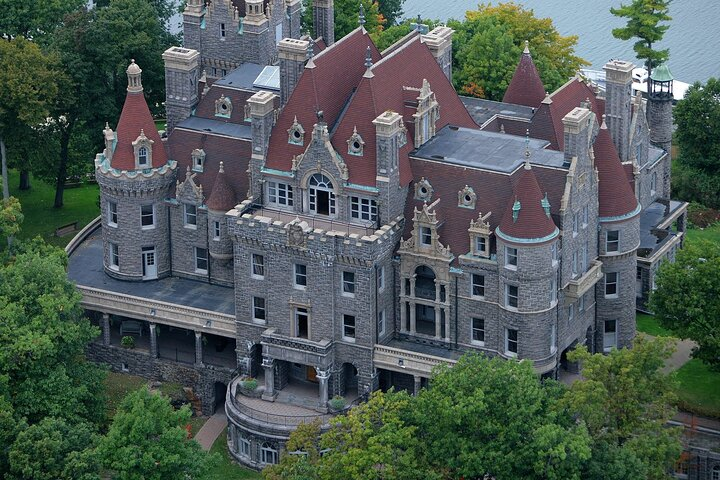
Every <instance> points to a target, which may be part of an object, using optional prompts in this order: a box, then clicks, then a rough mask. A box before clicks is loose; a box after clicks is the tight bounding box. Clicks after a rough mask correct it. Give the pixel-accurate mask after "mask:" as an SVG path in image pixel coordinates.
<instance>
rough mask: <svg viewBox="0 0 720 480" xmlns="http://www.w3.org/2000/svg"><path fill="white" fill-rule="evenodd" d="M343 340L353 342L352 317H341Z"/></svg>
mask: <svg viewBox="0 0 720 480" xmlns="http://www.w3.org/2000/svg"><path fill="white" fill-rule="evenodd" d="M343 340H351V341H353V342H354V341H355V316H354V315H343Z"/></svg>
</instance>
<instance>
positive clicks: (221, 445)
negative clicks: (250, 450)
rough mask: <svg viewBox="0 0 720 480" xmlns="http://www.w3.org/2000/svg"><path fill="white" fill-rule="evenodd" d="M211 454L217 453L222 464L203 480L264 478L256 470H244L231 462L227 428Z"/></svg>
mask: <svg viewBox="0 0 720 480" xmlns="http://www.w3.org/2000/svg"><path fill="white" fill-rule="evenodd" d="M210 453H217V454H218V455H219V456H220V462H219V463H218V464H217V465H216V466H215V468H213V469H211V470H210V471H209V472H208V473H207V475H205V476H204V477H203V480H258V479H261V478H262V476H261V475H260V473H258V472H256V471H255V470H250V469H247V468H243V467H241V466H239V465H237V464H236V463H233V462H232V460H230V453H229V452H228V448H227V428H226V429H224V430H223V432H222V433H221V434H220V436H219V437H218V438H217V440H215V443H214V444H213V446H212V448H211V449H210Z"/></svg>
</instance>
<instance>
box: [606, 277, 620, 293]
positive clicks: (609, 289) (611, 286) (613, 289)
mask: <svg viewBox="0 0 720 480" xmlns="http://www.w3.org/2000/svg"><path fill="white" fill-rule="evenodd" d="M617 293H618V274H617V272H608V273H606V274H605V296H606V297H613V296H617Z"/></svg>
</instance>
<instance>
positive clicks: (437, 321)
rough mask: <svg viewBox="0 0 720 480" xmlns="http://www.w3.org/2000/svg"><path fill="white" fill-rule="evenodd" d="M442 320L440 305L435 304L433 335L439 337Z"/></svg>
mask: <svg viewBox="0 0 720 480" xmlns="http://www.w3.org/2000/svg"><path fill="white" fill-rule="evenodd" d="M441 322H442V317H441V316H440V305H437V304H436V305H435V337H436V338H440V333H441V331H442V330H441V328H440V324H441Z"/></svg>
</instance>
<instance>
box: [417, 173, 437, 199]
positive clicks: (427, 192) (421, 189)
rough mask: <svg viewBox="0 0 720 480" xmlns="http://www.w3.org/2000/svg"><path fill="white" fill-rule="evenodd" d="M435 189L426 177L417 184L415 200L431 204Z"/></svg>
mask: <svg viewBox="0 0 720 480" xmlns="http://www.w3.org/2000/svg"><path fill="white" fill-rule="evenodd" d="M433 191H434V190H433V187H432V185H430V182H429V181H427V179H426V178H425V177H422V178H421V179H420V181H419V182H416V183H415V199H416V200H421V201H423V202H429V201H430V200H431V199H432V196H433Z"/></svg>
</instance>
